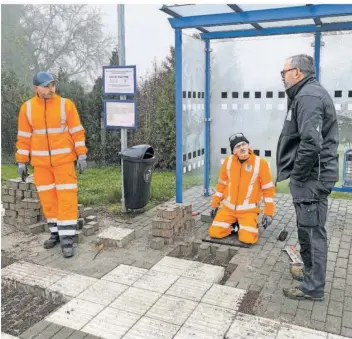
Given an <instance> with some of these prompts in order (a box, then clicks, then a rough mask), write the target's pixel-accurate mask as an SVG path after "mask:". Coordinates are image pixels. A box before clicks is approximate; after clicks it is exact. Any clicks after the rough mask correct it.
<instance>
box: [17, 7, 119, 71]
mask: <svg viewBox="0 0 352 339" xmlns="http://www.w3.org/2000/svg"><path fill="white" fill-rule="evenodd" d="M20 24H21V26H22V27H23V32H24V35H25V40H26V42H27V44H28V45H29V46H30V48H31V51H30V52H31V53H30V54H31V56H32V60H31V62H30V68H31V69H32V70H33V71H39V70H45V71H51V72H58V71H59V69H60V68H63V69H64V70H65V72H66V73H67V74H68V75H69V76H72V75H77V74H82V73H84V74H86V75H89V76H91V77H93V76H94V72H95V71H96V70H97V69H98V67H100V66H101V65H102V63H103V62H104V61H105V60H106V61H107V58H108V54H109V48H110V49H111V44H112V38H110V37H104V34H103V22H102V15H101V13H100V10H99V9H98V8H97V7H95V6H91V5H81V4H79V5H25V6H24V7H23V11H22V17H21V19H20Z"/></svg>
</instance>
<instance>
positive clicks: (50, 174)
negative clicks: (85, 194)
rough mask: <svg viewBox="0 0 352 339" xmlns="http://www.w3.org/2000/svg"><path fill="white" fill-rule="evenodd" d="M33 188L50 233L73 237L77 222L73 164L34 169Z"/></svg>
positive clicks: (75, 184)
mask: <svg viewBox="0 0 352 339" xmlns="http://www.w3.org/2000/svg"><path fill="white" fill-rule="evenodd" d="M34 184H35V185H36V187H37V191H38V195H39V199H40V203H41V206H42V209H43V213H44V215H45V217H46V219H47V222H48V224H49V225H50V231H51V233H54V232H58V233H59V236H60V237H61V236H74V235H75V233H76V227H77V218H78V197H77V191H78V190H77V175H76V172H75V165H74V162H70V163H67V164H63V165H60V166H57V167H34ZM56 224H57V227H56Z"/></svg>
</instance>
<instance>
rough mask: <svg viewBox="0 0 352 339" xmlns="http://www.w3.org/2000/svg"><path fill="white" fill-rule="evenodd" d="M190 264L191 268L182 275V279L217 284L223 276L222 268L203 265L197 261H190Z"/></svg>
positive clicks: (223, 270)
mask: <svg viewBox="0 0 352 339" xmlns="http://www.w3.org/2000/svg"><path fill="white" fill-rule="evenodd" d="M191 263H192V265H191V267H190V268H189V269H188V270H187V271H186V272H184V273H183V274H182V276H183V277H188V278H192V279H198V280H201V281H206V282H211V283H219V282H220V281H221V280H222V278H223V277H224V275H225V268H224V267H221V266H215V265H208V264H203V263H200V262H197V261H192V262H191Z"/></svg>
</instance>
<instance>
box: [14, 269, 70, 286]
mask: <svg viewBox="0 0 352 339" xmlns="http://www.w3.org/2000/svg"><path fill="white" fill-rule="evenodd" d="M37 266H38V267H37V268H36V269H35V270H34V271H32V272H31V273H29V274H28V275H27V276H25V277H24V278H21V279H19V280H18V281H21V282H22V283H24V284H26V285H30V286H39V287H42V288H47V287H49V286H51V285H52V284H54V283H55V282H57V281H59V280H60V279H62V278H64V277H66V276H67V275H68V274H69V272H66V271H63V270H56V269H54V268H51V267H47V266H39V265H37Z"/></svg>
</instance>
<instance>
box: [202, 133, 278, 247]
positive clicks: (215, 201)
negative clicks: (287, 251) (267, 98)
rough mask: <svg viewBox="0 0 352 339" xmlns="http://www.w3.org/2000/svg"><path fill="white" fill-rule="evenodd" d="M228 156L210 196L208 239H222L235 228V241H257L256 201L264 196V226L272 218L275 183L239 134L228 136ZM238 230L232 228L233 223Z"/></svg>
mask: <svg viewBox="0 0 352 339" xmlns="http://www.w3.org/2000/svg"><path fill="white" fill-rule="evenodd" d="M229 141H230V148H231V152H232V153H233V154H232V155H230V156H228V157H227V158H226V159H225V161H224V163H223V164H222V166H221V170H220V175H219V179H218V182H217V184H216V192H215V194H214V195H213V198H212V201H211V206H212V211H211V216H212V217H213V218H214V216H215V218H214V220H213V223H212V225H211V226H210V228H209V230H208V232H209V235H210V237H212V238H225V237H227V236H229V235H231V233H233V232H237V231H238V240H239V241H241V242H243V243H246V244H255V243H256V242H257V241H258V221H257V219H258V215H259V213H260V208H259V204H260V202H261V199H262V196H264V213H263V214H264V215H263V219H262V225H263V227H264V229H266V228H267V227H268V226H269V225H270V224H271V223H272V220H273V215H274V210H275V205H274V195H275V186H274V184H273V182H272V176H271V172H270V168H269V164H268V162H267V161H266V160H265V159H264V158H261V157H259V156H257V155H255V154H254V152H253V150H251V149H250V148H249V142H248V140H247V139H246V138H245V136H244V135H243V134H242V133H237V134H234V135H232V136H231V137H230V139H229ZM236 222H237V224H238V225H239V229H237V227H236V229H233V227H232V225H233V224H234V223H236Z"/></svg>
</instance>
